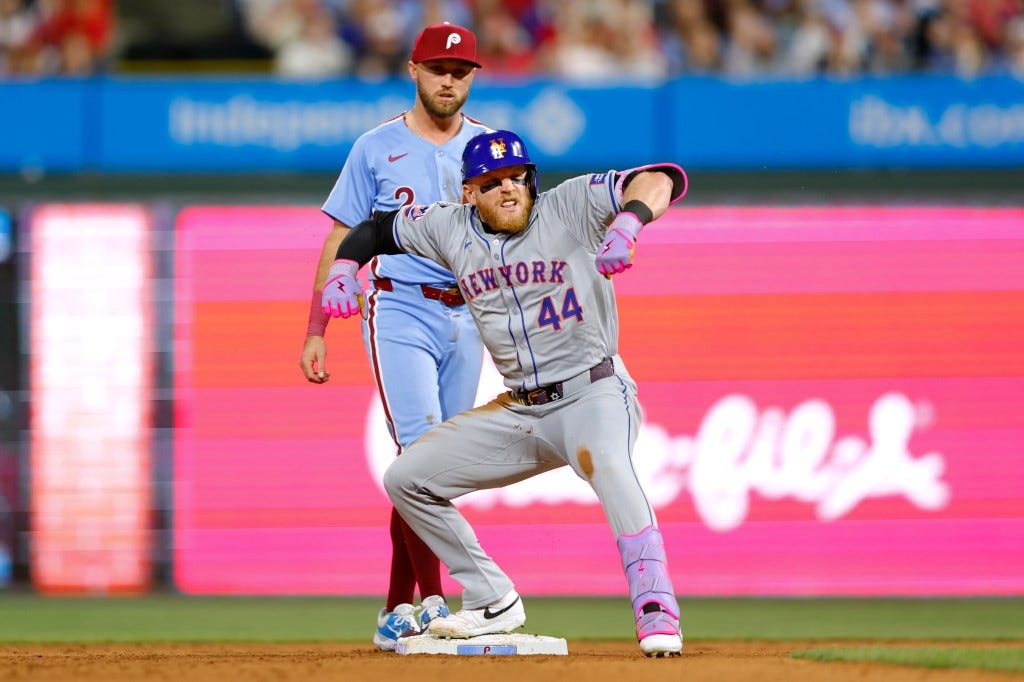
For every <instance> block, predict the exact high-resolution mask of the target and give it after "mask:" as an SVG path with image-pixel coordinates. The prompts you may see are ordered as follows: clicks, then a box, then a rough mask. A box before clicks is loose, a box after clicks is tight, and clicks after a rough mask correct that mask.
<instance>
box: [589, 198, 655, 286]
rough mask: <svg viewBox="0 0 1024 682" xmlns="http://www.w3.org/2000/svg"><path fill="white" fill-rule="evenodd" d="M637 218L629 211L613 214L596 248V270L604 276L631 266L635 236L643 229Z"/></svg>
mask: <svg viewBox="0 0 1024 682" xmlns="http://www.w3.org/2000/svg"><path fill="white" fill-rule="evenodd" d="M643 226H644V225H643V223H641V222H640V220H639V218H637V217H636V216H635V215H633V214H632V213H629V212H623V213H620V214H618V215H617V216H615V220H613V221H612V224H611V225H609V226H608V233H607V234H606V235H605V238H604V241H603V242H601V246H600V247H599V248H598V249H597V259H596V264H597V271H598V272H600V273H601V274H602V275H604V276H605V277H611V276H612V275H617V274H618V273H620V272H625V271H626V270H628V269H629V268H631V267H633V249H634V248H635V247H636V236H637V235H638V234H640V230H641V229H643Z"/></svg>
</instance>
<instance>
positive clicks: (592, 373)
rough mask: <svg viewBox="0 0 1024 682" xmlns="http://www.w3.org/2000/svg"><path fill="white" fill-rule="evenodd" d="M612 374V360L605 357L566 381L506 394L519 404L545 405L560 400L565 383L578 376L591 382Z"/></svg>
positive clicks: (572, 381)
mask: <svg viewBox="0 0 1024 682" xmlns="http://www.w3.org/2000/svg"><path fill="white" fill-rule="evenodd" d="M613 374H615V364H614V363H613V362H612V359H611V358H605V359H604V360H602V361H601V362H599V363H597V364H596V365H594V366H593V367H591V368H590V369H589V370H587V372H584V373H583V374H581V375H579V376H578V377H573V378H572V379H567V380H566V381H559V382H558V383H557V384H550V385H548V386H541V387H539V388H535V389H533V390H532V391H509V392H508V394H509V396H510V397H511V398H512V399H513V400H515V401H516V402H517V403H519V404H521V405H546V404H547V403H550V402H553V401H555V400H561V399H562V398H564V397H565V391H566V384H569V383H573V384H575V383H577V380H578V379H580V378H582V379H589V381H587V382H586V383H587V384H592V383H594V382H595V381H600V380H601V379H607V378H608V377H610V376H611V375H613Z"/></svg>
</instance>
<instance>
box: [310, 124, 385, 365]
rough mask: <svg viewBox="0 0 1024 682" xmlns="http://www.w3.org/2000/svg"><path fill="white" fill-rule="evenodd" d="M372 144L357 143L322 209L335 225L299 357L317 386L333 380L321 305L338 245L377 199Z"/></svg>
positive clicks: (319, 270) (320, 264)
mask: <svg viewBox="0 0 1024 682" xmlns="http://www.w3.org/2000/svg"><path fill="white" fill-rule="evenodd" d="M368 144H370V142H369V138H368V137H367V136H366V135H363V136H361V137H360V138H359V139H357V140H356V142H355V144H354V145H353V146H352V151H351V152H350V153H349V156H348V159H347V160H346V161H345V165H344V167H343V168H342V169H341V174H340V175H339V176H338V180H337V182H336V183H335V185H334V188H333V189H332V190H331V193H330V195H328V197H327V200H326V201H325V202H324V205H323V206H322V207H321V210H323V212H324V213H326V214H327V215H328V216H329V217H330V218H331V219H332V220H333V221H334V223H333V226H332V227H331V231H330V232H329V233H328V234H327V237H326V238H325V239H324V245H323V248H322V249H321V250H320V259H319V261H317V268H316V275H315V276H314V278H313V296H312V299H311V300H310V306H309V324H308V327H307V329H306V340H305V342H304V343H303V346H302V355H301V356H300V357H299V367H300V368H301V369H302V374H303V375H304V376H305V377H306V379H307V380H308V381H310V382H312V383H314V384H322V383H324V382H325V381H327V380H328V379H329V378H330V374H329V373H328V372H327V367H326V365H325V361H326V358H327V343H326V341H325V340H324V330H325V329H326V327H327V320H328V319H330V318H329V316H328V315H326V314H324V312H323V308H322V306H321V298H322V289H323V286H324V282H325V281H326V280H327V273H328V271H329V270H330V268H331V263H333V262H334V254H335V252H336V251H337V250H338V245H339V244H341V242H342V240H343V239H344V238H345V235H346V234H348V232H349V225H355V224H356V223H358V222H359V221H360V220H362V218H363V217H365V216H368V215H370V212H371V211H372V209H373V199H374V196H375V195H376V194H377V186H376V180H375V175H374V172H373V169H372V168H371V164H370V161H369V159H368V157H367V145H368Z"/></svg>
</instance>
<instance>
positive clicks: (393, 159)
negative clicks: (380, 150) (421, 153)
mask: <svg viewBox="0 0 1024 682" xmlns="http://www.w3.org/2000/svg"><path fill="white" fill-rule="evenodd" d="M408 155H409V152H406V153H405V154H399V155H397V156H391V155H390V154H388V161H390V162H391V163H394V162H395V161H398V160H399V159H400V158H402V157H403V156H408Z"/></svg>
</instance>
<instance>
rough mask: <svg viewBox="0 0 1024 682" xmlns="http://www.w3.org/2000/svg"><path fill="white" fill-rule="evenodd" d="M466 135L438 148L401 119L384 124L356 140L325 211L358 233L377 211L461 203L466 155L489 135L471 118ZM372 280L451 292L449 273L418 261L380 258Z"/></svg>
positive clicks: (463, 131) (407, 257)
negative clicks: (468, 148) (469, 144)
mask: <svg viewBox="0 0 1024 682" xmlns="http://www.w3.org/2000/svg"><path fill="white" fill-rule="evenodd" d="M462 119H463V122H462V129H461V130H460V131H459V133H458V134H457V135H456V136H455V137H453V138H452V139H451V140H449V141H448V142H446V143H444V144H443V145H440V146H437V145H435V144H433V143H431V142H428V141H426V140H424V139H423V138H421V137H420V136H418V135H416V134H415V133H413V132H412V131H411V130H410V129H409V126H407V125H406V123H405V118H404V117H403V116H396V117H395V118H393V119H391V120H389V121H386V122H385V123H382V124H381V125H379V126H377V127H376V128H374V129H373V130H369V131H367V132H366V133H364V134H363V135H361V136H360V137H359V139H358V140H356V142H355V145H354V146H353V147H352V151H351V152H350V153H349V156H348V159H347V160H346V161H345V166H344V167H343V168H342V170H341V175H340V176H338V180H337V182H336V183H335V184H334V189H332V190H331V193H330V195H329V196H328V197H327V201H325V202H324V205H323V207H322V210H323V212H324V213H326V214H327V215H329V216H330V217H331V218H334V219H335V220H338V221H340V222H342V223H344V224H345V225H348V226H349V227H355V226H356V225H358V224H359V223H361V222H362V221H364V220H366V219H367V218H369V217H370V216H371V215H372V213H373V212H374V211H393V210H395V209H398V208H401V207H402V206H408V205H411V204H430V203H433V202H435V201H448V202H452V203H459V202H460V201H461V200H462V150H463V149H464V148H465V146H466V143H467V142H469V140H470V139H472V138H473V137H474V136H476V135H479V134H480V133H485V132H489V131H490V130H491V129H490V128H488V127H486V126H484V125H483V124H482V123H480V122H479V121H475V120H473V119H471V118H469V117H467V116H463V117H462ZM370 270H371V272H372V273H373V276H374V277H386V278H388V279H392V280H395V281H397V282H404V283H406V284H428V285H431V286H436V287H439V288H447V287H450V286H452V285H453V284H454V283H455V278H454V277H453V276H452V274H451V273H450V272H448V271H447V270H445V269H444V268H443V267H442V266H440V265H438V264H437V263H435V262H433V261H431V260H427V259H426V258H420V257H419V256H411V255H399V256H379V257H378V258H377V259H375V261H374V262H373V263H372V264H371V266H370Z"/></svg>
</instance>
